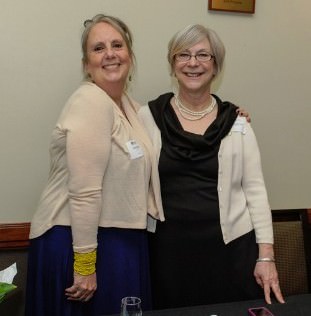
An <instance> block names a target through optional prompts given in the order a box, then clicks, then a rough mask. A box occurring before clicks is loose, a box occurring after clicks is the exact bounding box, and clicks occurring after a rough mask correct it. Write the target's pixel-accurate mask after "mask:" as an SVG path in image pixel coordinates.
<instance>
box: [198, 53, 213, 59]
mask: <svg viewBox="0 0 311 316" xmlns="http://www.w3.org/2000/svg"><path fill="white" fill-rule="evenodd" d="M197 56H198V57H199V58H205V59H207V58H209V56H210V54H208V53H204V52H202V53H198V54H197Z"/></svg>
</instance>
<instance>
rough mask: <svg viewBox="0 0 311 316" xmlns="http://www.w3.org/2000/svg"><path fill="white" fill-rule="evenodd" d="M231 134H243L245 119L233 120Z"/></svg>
mask: <svg viewBox="0 0 311 316" xmlns="http://www.w3.org/2000/svg"><path fill="white" fill-rule="evenodd" d="M231 132H240V133H243V134H245V118H244V117H240V116H238V117H237V119H236V120H235V122H234V124H233V126H232V128H231Z"/></svg>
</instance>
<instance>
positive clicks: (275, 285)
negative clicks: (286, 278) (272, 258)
mask: <svg viewBox="0 0 311 316" xmlns="http://www.w3.org/2000/svg"><path fill="white" fill-rule="evenodd" d="M254 276H255V278H256V281H257V283H258V284H259V285H260V286H261V287H262V288H263V290H264V294H265V300H266V302H267V304H271V295H270V294H271V290H272V291H273V293H274V295H275V298H276V299H277V300H278V302H280V303H285V301H284V298H283V295H282V292H281V289H280V284H279V277H278V272H277V270H276V266H275V263H274V262H257V263H256V266H255V271H254Z"/></svg>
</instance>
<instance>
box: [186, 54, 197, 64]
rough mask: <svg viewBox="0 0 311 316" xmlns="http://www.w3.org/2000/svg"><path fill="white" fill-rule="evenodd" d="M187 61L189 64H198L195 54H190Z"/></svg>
mask: <svg viewBox="0 0 311 316" xmlns="http://www.w3.org/2000/svg"><path fill="white" fill-rule="evenodd" d="M188 63H189V64H190V65H197V64H198V60H197V56H196V55H191V56H190V59H189V61H188Z"/></svg>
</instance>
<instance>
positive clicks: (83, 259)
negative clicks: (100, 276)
mask: <svg viewBox="0 0 311 316" xmlns="http://www.w3.org/2000/svg"><path fill="white" fill-rule="evenodd" d="M95 265H96V250H94V251H91V252H88V253H78V252H75V253H74V263H73V270H74V272H76V273H78V274H80V275H85V276H86V275H91V274H93V273H95V271H96V267H95Z"/></svg>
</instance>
